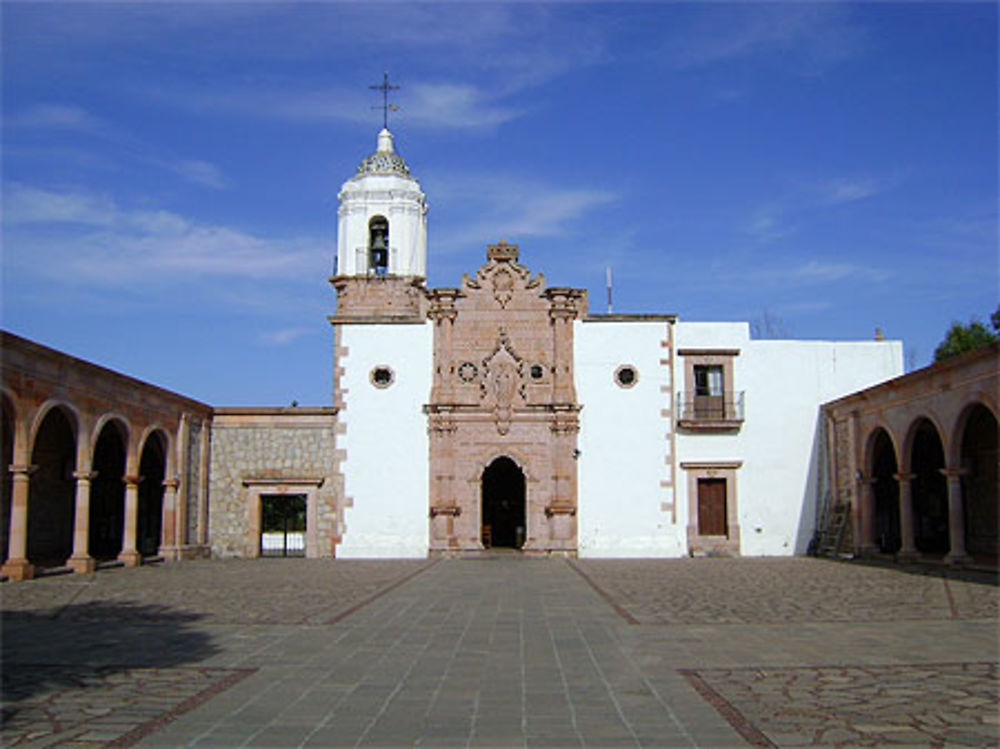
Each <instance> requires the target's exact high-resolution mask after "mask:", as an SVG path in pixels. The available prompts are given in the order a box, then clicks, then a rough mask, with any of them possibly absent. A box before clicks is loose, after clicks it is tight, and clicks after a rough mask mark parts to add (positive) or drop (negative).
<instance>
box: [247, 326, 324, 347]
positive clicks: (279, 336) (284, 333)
mask: <svg viewBox="0 0 1000 749" xmlns="http://www.w3.org/2000/svg"><path fill="white" fill-rule="evenodd" d="M312 332H314V331H313V330H312V329H310V328H281V329H280V330H270V331H266V332H264V333H261V334H260V340H261V342H263V343H266V344H268V345H271V346H285V345H287V344H289V343H293V342H295V341H297V340H298V339H299V338H302V336H305V335H308V334H310V333H312Z"/></svg>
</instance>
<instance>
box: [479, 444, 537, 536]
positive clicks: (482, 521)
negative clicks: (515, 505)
mask: <svg viewBox="0 0 1000 749" xmlns="http://www.w3.org/2000/svg"><path fill="white" fill-rule="evenodd" d="M500 460H508V461H510V462H511V463H512V464H513V465H514V467H515V468H516V469H517V471H518V473H520V474H521V483H522V487H523V488H522V492H521V515H522V517H523V521H522V522H523V523H524V525H523V527H522V531H523V535H522V537H521V544H520V545H517V532H516V530H515V532H514V539H515V541H514V545H513V546H501V547H499V548H504V549H507V548H512V549H514V550H515V551H521V549H523V548H524V545H525V543H526V542H527V540H528V518H529V513H528V474H527V472H526V471H525V470H524V466H522V465H521V463H520V462H519V461H518V460H516V459H515V458H513V457H512V456H510V455H506V454H501V455H497V456H496V457H494V458H493V459H492V460H491V461H490V462H489V463H487V464H486V467H485V468H483V471H482V473H481V474H480V477H479V528H480V538H481V540H482V541H483V547H484V548H493V547H494V546H495V544H493V543H492V542H491V543H490V545H489V546H487V545H486V502H485V499H486V497H485V495H486V472H487V471H489V470H490V468H492V467H493V466H494V465H495V464H496V463H497V462H498V461H500Z"/></svg>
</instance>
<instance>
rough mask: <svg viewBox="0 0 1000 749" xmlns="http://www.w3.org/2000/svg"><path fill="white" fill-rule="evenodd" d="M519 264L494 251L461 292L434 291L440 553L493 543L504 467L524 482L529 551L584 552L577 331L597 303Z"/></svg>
mask: <svg viewBox="0 0 1000 749" xmlns="http://www.w3.org/2000/svg"><path fill="white" fill-rule="evenodd" d="M517 260H518V250H517V247H516V246H515V245H509V244H506V243H504V242H501V243H499V244H497V245H492V246H491V247H490V248H489V251H488V255H487V262H486V264H485V265H483V266H482V267H481V268H480V269H479V270H478V271H477V272H476V274H475V275H474V276H473V277H469V276H465V277H464V278H463V279H462V285H461V287H460V288H458V289H448V288H442V289H433V290H430V291H429V292H428V297H429V300H430V305H429V311H428V316H429V317H430V319H431V321H432V322H433V325H434V380H433V387H432V391H431V394H430V401H429V403H428V404H427V406H426V409H425V410H426V412H427V419H428V429H429V433H430V487H429V497H430V523H431V528H430V550H431V553H447V552H455V551H468V550H478V549H482V548H483V546H484V543H485V544H487V545H488V544H489V541H490V540H489V538H488V533H489V529H488V528H484V525H487V524H485V523H484V520H483V518H484V514H483V513H484V511H483V507H482V499H483V492H484V490H485V489H484V484H483V476H484V472H485V471H486V470H487V469H488V468H489V466H490V465H491V464H492V463H493V462H494V461H495V460H497V459H499V458H507V459H510V460H512V461H513V462H514V463H515V464H516V466H517V468H518V469H519V470H520V471H521V472H522V473H523V476H524V483H525V488H524V498H523V501H524V526H523V539H520V538H519V545H520V548H523V549H524V550H525V551H532V552H573V551H575V549H576V547H577V526H576V510H577V472H576V464H575V451H576V444H577V432H578V431H579V416H578V414H579V410H580V405H579V403H578V402H577V398H576V392H575V389H574V385H573V382H574V374H573V321H574V320H576V319H578V318H579V317H581V316H582V315H584V314H585V313H586V308H587V296H586V292H585V291H584V290H581V289H569V288H547V287H546V285H545V279H544V278H543V277H542V276H541V275H532V274H531V272H530V271H529V270H528V269H527V268H525V267H524V266H522V265H520V264H519V263H518V261H517ZM515 501H517V500H515ZM484 531H485V532H486V534H487V535H486V536H484Z"/></svg>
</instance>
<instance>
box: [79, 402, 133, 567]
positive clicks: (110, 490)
mask: <svg viewBox="0 0 1000 749" xmlns="http://www.w3.org/2000/svg"><path fill="white" fill-rule="evenodd" d="M92 444H93V451H92V453H91V460H90V465H91V470H92V474H93V475H92V478H91V481H90V503H89V507H90V509H89V512H90V519H89V537H88V545H87V547H88V549H89V552H90V556H92V557H94V558H95V559H98V560H107V559H114V558H116V557H117V556H118V554H119V553H120V552H121V551H122V548H123V541H124V535H123V534H124V528H125V476H126V469H127V466H128V447H129V427H128V424H127V422H126V421H125V420H124V419H123V418H121V417H120V416H117V415H115V414H105V415H103V416H101V418H100V419H98V421H97V425H96V426H95V428H94V432H93V441H92Z"/></svg>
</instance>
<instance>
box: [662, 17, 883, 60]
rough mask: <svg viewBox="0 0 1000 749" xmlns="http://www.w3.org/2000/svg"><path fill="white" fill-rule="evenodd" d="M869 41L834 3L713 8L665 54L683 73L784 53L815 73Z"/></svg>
mask: <svg viewBox="0 0 1000 749" xmlns="http://www.w3.org/2000/svg"><path fill="white" fill-rule="evenodd" d="M865 42H866V34H865V32H864V30H863V29H861V28H860V27H859V26H857V25H856V24H855V23H854V22H853V21H852V19H851V17H850V12H849V10H848V9H847V8H845V7H841V6H838V5H835V4H820V3H809V4H792V3H776V4H762V3H746V4H737V5H711V4H709V5H705V6H699V12H698V13H697V14H696V15H695V16H694V18H693V19H692V21H690V22H689V23H688V24H681V25H679V26H678V27H677V28H676V29H675V30H674V31H673V33H671V34H670V35H669V36H668V39H667V41H666V43H665V44H664V46H663V48H662V53H661V54H662V56H663V57H664V58H665V59H666V60H667V61H668V62H670V63H672V64H673V65H674V66H675V67H678V68H688V67H697V66H703V65H710V64H713V63H720V62H729V61H733V60H740V59H743V58H748V57H752V56H759V55H765V54H782V55H786V56H789V55H790V56H792V57H793V58H795V59H796V61H797V63H798V64H797V65H796V66H795V67H794V69H795V70H798V71H799V72H803V73H815V72H818V71H821V70H823V69H826V68H828V67H830V66H832V65H835V64H837V63H840V62H842V61H844V60H846V59H849V58H851V57H853V56H855V55H856V54H858V53H859V52H860V51H861V50H862V49H863V48H864V46H865Z"/></svg>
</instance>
